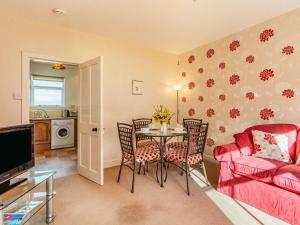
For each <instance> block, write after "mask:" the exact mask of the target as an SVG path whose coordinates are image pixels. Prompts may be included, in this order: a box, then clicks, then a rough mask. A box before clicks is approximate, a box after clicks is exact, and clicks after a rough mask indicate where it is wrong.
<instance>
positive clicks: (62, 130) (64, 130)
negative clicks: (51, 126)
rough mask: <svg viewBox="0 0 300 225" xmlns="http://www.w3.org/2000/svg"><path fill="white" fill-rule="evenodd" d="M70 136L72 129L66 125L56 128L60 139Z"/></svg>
mask: <svg viewBox="0 0 300 225" xmlns="http://www.w3.org/2000/svg"><path fill="white" fill-rule="evenodd" d="M69 136H70V129H69V128H68V127H66V126H62V127H59V128H58V129H57V130H56V137H57V138H59V139H65V138H68V137H69Z"/></svg>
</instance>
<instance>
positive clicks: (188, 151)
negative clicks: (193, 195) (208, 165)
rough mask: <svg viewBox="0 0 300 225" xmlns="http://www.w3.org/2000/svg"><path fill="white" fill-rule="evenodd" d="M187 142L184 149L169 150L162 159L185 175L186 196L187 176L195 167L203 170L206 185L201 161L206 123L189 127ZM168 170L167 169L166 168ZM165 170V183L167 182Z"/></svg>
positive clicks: (205, 135) (188, 191) (204, 171)
mask: <svg viewBox="0 0 300 225" xmlns="http://www.w3.org/2000/svg"><path fill="white" fill-rule="evenodd" d="M187 129H188V130H187V136H188V141H187V144H186V147H182V148H173V149H172V148H170V149H169V150H168V151H167V152H166V154H165V156H164V158H165V161H166V162H167V163H171V164H175V165H176V166H177V167H179V168H180V169H181V170H182V171H184V172H185V174H186V183H187V194H188V195H189V194H190V190H189V180H188V177H189V174H190V172H191V171H192V170H194V169H196V166H198V165H199V166H200V168H201V169H203V173H204V177H205V179H206V183H208V180H207V175H206V169H205V165H204V161H203V152H204V147H205V142H206V137H207V131H208V123H202V124H200V125H199V124H198V125H190V126H188V128H187ZM167 168H168V167H167ZM167 168H166V176H165V181H166V180H167Z"/></svg>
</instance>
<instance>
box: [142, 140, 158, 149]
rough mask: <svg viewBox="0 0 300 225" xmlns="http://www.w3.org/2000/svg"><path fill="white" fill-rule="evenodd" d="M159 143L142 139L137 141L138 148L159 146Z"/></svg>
mask: <svg viewBox="0 0 300 225" xmlns="http://www.w3.org/2000/svg"><path fill="white" fill-rule="evenodd" d="M158 146H159V143H158V142H156V141H150V140H149V141H140V142H138V143H137V147H138V148H144V147H158Z"/></svg>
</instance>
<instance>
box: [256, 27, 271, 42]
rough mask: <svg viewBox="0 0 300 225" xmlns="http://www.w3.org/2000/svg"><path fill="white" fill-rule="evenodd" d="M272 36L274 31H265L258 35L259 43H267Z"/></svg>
mask: <svg viewBox="0 0 300 225" xmlns="http://www.w3.org/2000/svg"><path fill="white" fill-rule="evenodd" d="M273 36H274V30H272V29H266V30H264V31H263V32H261V33H260V35H259V39H260V41H261V42H266V41H269V39H270V38H271V37H273Z"/></svg>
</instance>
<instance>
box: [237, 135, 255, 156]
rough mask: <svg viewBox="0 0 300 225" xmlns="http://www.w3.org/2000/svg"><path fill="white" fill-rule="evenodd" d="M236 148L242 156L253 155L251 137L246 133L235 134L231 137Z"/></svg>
mask: <svg viewBox="0 0 300 225" xmlns="http://www.w3.org/2000/svg"><path fill="white" fill-rule="evenodd" d="M233 137H234V139H235V142H236V144H237V146H239V148H240V152H241V153H242V155H245V156H247V155H251V154H252V153H253V142H252V136H251V134H249V133H248V132H242V133H237V134H234V135H233Z"/></svg>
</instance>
